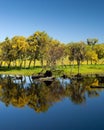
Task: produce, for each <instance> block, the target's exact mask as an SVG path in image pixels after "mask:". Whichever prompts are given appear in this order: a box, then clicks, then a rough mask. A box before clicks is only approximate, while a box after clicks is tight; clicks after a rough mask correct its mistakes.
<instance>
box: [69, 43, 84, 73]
mask: <svg viewBox="0 0 104 130" xmlns="http://www.w3.org/2000/svg"><path fill="white" fill-rule="evenodd" d="M69 49H70V50H69V51H70V53H69V60H70V61H74V60H76V61H77V65H78V74H79V68H80V63H81V61H83V60H84V57H85V43H83V42H78V43H73V44H71V45H69Z"/></svg>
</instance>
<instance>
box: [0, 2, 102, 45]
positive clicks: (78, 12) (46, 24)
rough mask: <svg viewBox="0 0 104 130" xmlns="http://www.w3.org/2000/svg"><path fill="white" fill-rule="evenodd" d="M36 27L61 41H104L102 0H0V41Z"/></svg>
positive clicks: (33, 30) (27, 33)
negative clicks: (95, 39)
mask: <svg viewBox="0 0 104 130" xmlns="http://www.w3.org/2000/svg"><path fill="white" fill-rule="evenodd" d="M37 30H39V31H46V32H47V33H48V34H49V36H51V37H53V38H55V39H57V40H60V41H61V42H65V43H68V42H71V41H73V42H74V41H75V42H76V41H86V39H87V38H98V39H99V42H104V0H0V41H3V40H4V39H5V37H7V36H8V37H9V38H12V37H13V36H15V35H23V36H25V37H28V36H30V35H32V34H33V33H34V32H36V31H37Z"/></svg>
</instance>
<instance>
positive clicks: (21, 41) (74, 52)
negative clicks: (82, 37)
mask: <svg viewBox="0 0 104 130" xmlns="http://www.w3.org/2000/svg"><path fill="white" fill-rule="evenodd" d="M65 58H67V60H68V61H69V63H70V64H72V63H73V64H74V61H76V62H77V65H78V66H79V65H80V63H81V62H82V61H86V63H87V64H88V63H89V61H90V63H91V64H92V63H93V62H94V63H96V64H97V63H98V61H99V60H100V59H103V58H104V44H103V43H102V44H98V39H96V38H92V39H87V40H86V43H85V42H76V43H74V42H72V43H67V44H64V43H61V42H60V41H58V40H55V39H53V38H51V37H50V36H49V35H48V34H47V33H46V32H40V31H37V32H35V33H34V34H33V35H31V36H29V37H28V38H26V37H24V36H14V37H13V38H11V39H10V38H8V37H7V38H5V40H4V41H3V42H1V43H0V67H2V66H3V65H4V63H5V64H6V65H7V66H8V68H9V67H11V64H12V66H14V67H20V68H23V67H24V68H26V67H28V68H30V67H31V64H32V63H34V66H35V63H36V61H37V60H39V61H40V63H41V66H42V67H44V66H47V67H54V66H56V65H57V61H59V60H60V61H61V64H62V65H64V59H65Z"/></svg>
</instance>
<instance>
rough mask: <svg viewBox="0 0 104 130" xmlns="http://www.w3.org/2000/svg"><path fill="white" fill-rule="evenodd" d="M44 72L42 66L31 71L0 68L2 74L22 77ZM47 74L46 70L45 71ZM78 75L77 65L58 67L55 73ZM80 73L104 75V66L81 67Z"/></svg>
mask: <svg viewBox="0 0 104 130" xmlns="http://www.w3.org/2000/svg"><path fill="white" fill-rule="evenodd" d="M41 70H42V68H41V67H40V66H36V67H35V68H33V67H31V68H30V69H19V68H12V67H11V68H9V69H8V68H7V67H2V68H0V74H13V75H17V74H21V75H32V74H37V73H39V72H40V71H41ZM44 72H45V70H44ZM63 73H64V74H66V75H70V74H77V73H78V67H77V65H75V66H74V67H72V66H64V67H62V66H57V67H56V70H55V71H53V74H54V75H61V74H63ZM80 73H81V74H104V65H81V66H80Z"/></svg>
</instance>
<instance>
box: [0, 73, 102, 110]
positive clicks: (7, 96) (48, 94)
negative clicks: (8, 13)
mask: <svg viewBox="0 0 104 130" xmlns="http://www.w3.org/2000/svg"><path fill="white" fill-rule="evenodd" d="M99 81H100V80H99V78H97V77H89V76H86V77H83V78H81V79H78V78H72V79H63V78H57V79H54V80H53V81H44V82H43V81H40V80H32V79H31V77H28V76H27V77H26V76H23V77H22V78H19V77H18V78H17V77H16V76H13V75H0V100H1V101H2V102H3V103H4V104H5V105H6V106H9V105H13V106H15V107H24V106H26V105H27V106H28V107H30V108H32V109H34V110H35V111H36V112H45V111H47V110H48V109H49V108H50V107H51V106H52V105H53V104H54V103H56V102H59V101H61V100H62V99H64V98H69V100H71V101H72V102H73V103H75V104H82V103H85V102H86V101H87V97H89V98H91V97H97V96H100V91H102V90H103V88H100V89H99V88H91V87H90V86H99V85H100V86H101V85H102V86H103V85H104V83H101V82H99Z"/></svg>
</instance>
